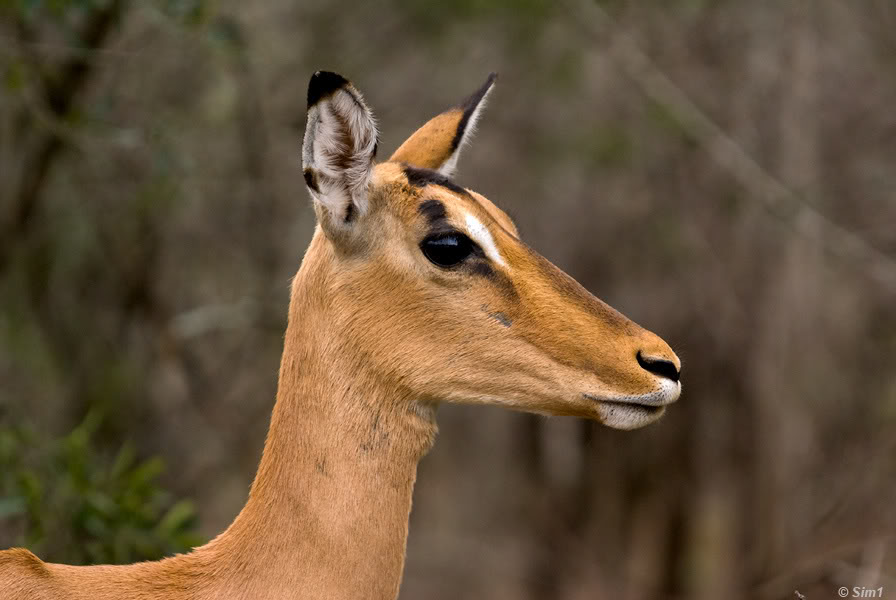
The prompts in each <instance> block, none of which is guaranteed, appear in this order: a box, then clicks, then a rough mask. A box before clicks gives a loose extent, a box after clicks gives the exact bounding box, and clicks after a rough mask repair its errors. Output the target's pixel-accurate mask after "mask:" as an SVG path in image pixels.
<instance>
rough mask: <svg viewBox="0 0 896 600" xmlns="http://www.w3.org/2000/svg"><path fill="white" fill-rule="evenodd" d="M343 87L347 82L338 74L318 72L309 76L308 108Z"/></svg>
mask: <svg viewBox="0 0 896 600" xmlns="http://www.w3.org/2000/svg"><path fill="white" fill-rule="evenodd" d="M344 85H348V80H347V79H346V78H345V77H343V76H342V75H340V74H339V73H333V72H331V71H318V72H317V73H315V74H314V75H312V76H311V81H309V82H308V108H311V107H312V106H314V105H315V104H317V103H318V102H320V101H321V99H322V98H326V97H327V96H329V95H330V94H332V93H333V92H335V91H336V90H338V89H339V88H341V87H342V86H344Z"/></svg>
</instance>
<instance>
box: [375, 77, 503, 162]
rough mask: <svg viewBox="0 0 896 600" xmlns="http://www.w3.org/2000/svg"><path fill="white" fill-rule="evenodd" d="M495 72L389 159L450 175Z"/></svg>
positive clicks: (473, 129)
mask: <svg viewBox="0 0 896 600" xmlns="http://www.w3.org/2000/svg"><path fill="white" fill-rule="evenodd" d="M497 78H498V74H497V73H492V74H491V75H489V76H488V79H487V80H486V81H485V83H484V84H483V85H482V87H481V88H479V89H478V90H476V92H474V93H473V95H472V96H470V97H469V98H467V99H466V100H464V101H463V102H462V103H461V104H460V105H459V106H455V107H454V108H451V109H449V110H447V111H445V112H443V113H442V114H440V115H438V116H437V117H434V118H433V119H431V120H430V121H429V122H428V123H426V124H425V125H424V126H423V127H421V128H420V129H418V130H417V131H415V132H414V134H413V135H412V136H411V137H409V138H408V139H407V140H406V141H405V143H403V144H402V145H401V147H399V148H398V150H396V151H395V154H393V155H392V158H390V159H389V160H391V161H397V162H404V163H408V164H409V165H412V166H415V167H422V168H426V169H433V170H436V171H439V172H440V173H441V174H442V175H445V176H446V177H450V176H451V175H453V174H454V171H455V169H456V168H457V158H458V156H459V155H460V150H461V148H463V146H464V145H465V144H466V143H467V142H468V141H470V138H471V137H472V135H473V132H474V131H475V129H476V121H478V120H479V114H480V113H481V112H482V108H483V107H484V106H485V99H486V98H487V97H488V94H489V92H491V90H492V86H493V85H494V84H495V80H496V79H497Z"/></svg>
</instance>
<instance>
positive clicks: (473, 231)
mask: <svg viewBox="0 0 896 600" xmlns="http://www.w3.org/2000/svg"><path fill="white" fill-rule="evenodd" d="M467 233H468V234H469V235H470V239H472V240H473V241H474V242H476V243H477V244H479V247H480V248H482V250H483V252H485V254H486V256H488V257H489V258H490V259H492V261H493V262H495V263H497V264H499V265H501V266H502V267H506V266H507V263H506V262H504V259H503V258H502V257H501V253H500V252H498V246H497V245H495V240H494V238H493V237H492V234H491V232H490V231H489V230H488V228H486V226H485V225H483V224H482V222H481V221H480V220H479V219H477V218H476V217H474V216H473V215H471V214H470V213H467Z"/></svg>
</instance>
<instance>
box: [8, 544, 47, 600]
mask: <svg viewBox="0 0 896 600" xmlns="http://www.w3.org/2000/svg"><path fill="white" fill-rule="evenodd" d="M52 580H53V575H52V573H51V572H50V569H49V568H48V567H47V564H46V563H45V562H44V561H42V560H41V559H39V558H38V557H37V556H35V555H34V553H32V552H31V551H29V550H26V549H25V548H13V549H11V550H3V551H0V589H2V590H4V593H5V594H9V595H8V596H3V598H4V599H5V598H10V599H15V600H45V599H46V600H50V598H59V595H58V594H55V593H54V592H53V584H52Z"/></svg>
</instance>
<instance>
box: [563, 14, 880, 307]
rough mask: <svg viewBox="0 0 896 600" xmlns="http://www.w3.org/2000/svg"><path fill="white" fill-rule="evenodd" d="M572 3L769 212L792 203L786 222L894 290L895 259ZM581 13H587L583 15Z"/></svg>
mask: <svg viewBox="0 0 896 600" xmlns="http://www.w3.org/2000/svg"><path fill="white" fill-rule="evenodd" d="M574 6H575V10H576V18H574V19H573V22H575V23H576V24H577V26H578V27H580V28H585V27H587V29H585V30H584V31H585V34H586V35H588V36H589V37H594V36H600V37H602V38H608V39H609V48H610V50H609V53H610V56H611V57H612V59H613V61H614V62H615V63H616V65H618V67H619V68H620V69H621V70H622V72H623V73H624V74H625V75H626V76H627V77H628V78H629V79H630V80H631V81H632V82H633V83H634V84H635V85H636V86H637V87H638V88H639V89H640V90H641V92H642V93H644V95H645V96H647V97H648V98H650V100H652V101H653V102H656V103H657V104H659V105H660V106H662V107H664V108H666V109H667V110H669V111H671V113H672V114H673V115H674V116H675V117H676V118H677V119H678V120H679V121H680V122H681V123H682V124H683V125H684V126H685V127H684V128H683V129H684V133H685V135H687V136H688V137H689V138H690V139H692V140H693V141H694V142H695V143H697V144H699V145H700V146H702V147H703V148H705V149H706V151H707V153H708V154H709V155H710V156H711V157H712V158H713V160H715V161H716V163H717V164H718V165H719V166H720V167H722V168H723V169H724V170H725V171H727V172H728V173H729V174H730V175H731V176H732V177H733V178H734V179H735V180H736V181H737V182H738V183H739V184H740V185H741V186H743V187H744V189H746V190H748V191H749V192H750V194H751V195H752V196H754V197H755V198H757V199H759V200H760V201H762V202H763V203H764V204H765V206H766V208H767V209H768V210H769V211H770V212H772V213H773V214H776V215H780V214H787V212H788V210H786V209H789V212H790V213H793V212H794V210H793V209H794V208H796V209H797V210H796V212H795V214H794V215H793V217H792V218H791V219H790V225H791V226H792V227H793V229H794V230H795V231H796V232H797V233H799V234H800V235H802V236H804V237H805V238H807V239H810V240H814V241H816V242H818V243H820V244H821V245H822V246H823V247H825V248H826V249H828V250H830V251H832V253H834V254H836V255H838V256H841V257H844V258H847V259H850V260H852V261H853V262H855V263H858V264H860V265H861V267H862V269H863V270H865V271H866V272H867V273H868V275H869V276H870V277H871V278H872V279H873V280H875V281H876V282H877V283H879V284H880V285H882V286H884V287H886V288H887V289H889V290H893V291H896V259H894V258H893V257H891V256H888V255H887V254H884V253H883V252H881V251H880V250H878V249H877V248H875V247H874V246H873V245H871V244H870V243H869V242H868V241H867V240H865V239H864V238H862V237H861V236H859V235H858V234H856V233H854V232H852V231H850V230H848V229H846V228H845V227H843V226H842V225H840V224H838V223H836V222H834V221H833V220H831V218H829V217H828V216H826V215H824V214H822V213H821V212H820V211H819V210H818V209H817V208H815V207H814V206H812V205H811V204H810V203H809V202H807V200H806V198H804V197H803V196H802V195H800V194H798V193H797V192H795V191H794V190H792V189H790V188H789V187H788V186H787V185H785V184H784V183H783V182H782V181H780V180H779V179H778V178H776V177H775V176H774V175H772V174H771V173H769V172H768V171H767V170H766V169H764V168H763V167H762V166H761V165H760V164H759V163H758V162H757V161H756V160H755V159H754V158H752V157H751V156H750V155H749V154H748V153H747V152H746V151H745V150H744V149H743V148H742V147H741V146H740V145H739V144H738V143H737V142H736V141H735V140H734V139H733V138H732V137H731V136H730V135H728V134H727V133H726V132H725V131H724V130H723V129H722V128H721V127H720V126H719V125H718V124H716V123H715V122H714V121H713V120H712V119H711V118H709V116H707V115H706V113H705V112H704V111H703V110H701V109H700V107H699V106H697V104H696V103H695V102H694V101H693V100H691V98H690V97H689V96H688V95H687V94H686V93H685V92H684V91H683V90H682V89H681V88H680V87H678V86H677V85H676V84H675V83H674V82H673V81H672V80H671V79H670V78H669V77H668V76H666V75H665V73H663V71H662V70H661V69H660V68H659V67H658V66H657V65H656V64H655V63H654V62H653V61H652V60H651V59H650V57H648V56H647V54H646V53H645V52H644V51H642V50H641V49H640V48H639V47H638V44H637V43H636V42H635V40H634V39H632V37H631V36H630V35H628V34H626V33H625V32H624V31H622V29H621V27H619V26H618V24H617V22H616V20H615V19H614V18H613V17H612V16H611V15H610V14H608V13H607V12H606V11H605V10H604V9H603V8H601V7H600V6H599V5H598V4H597V3H596V2H595V1H594V0H587V1H581V2H576V3H575V4H574ZM582 13H584V14H585V15H587V16H585V17H584V18H582V17H581V16H580V15H581V14H582Z"/></svg>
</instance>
